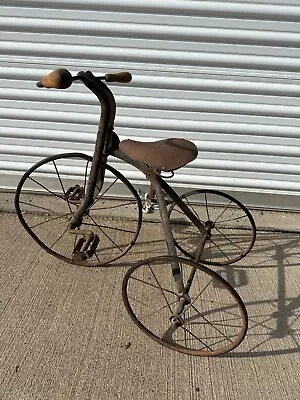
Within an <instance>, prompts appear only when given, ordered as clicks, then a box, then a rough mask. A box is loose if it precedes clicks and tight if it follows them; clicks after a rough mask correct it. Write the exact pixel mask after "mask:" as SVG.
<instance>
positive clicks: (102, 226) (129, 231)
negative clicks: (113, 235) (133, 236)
mask: <svg viewBox="0 0 300 400" xmlns="http://www.w3.org/2000/svg"><path fill="white" fill-rule="evenodd" d="M93 221H94V220H93ZM95 224H96V225H95ZM82 225H86V226H97V228H105V229H112V230H114V231H118V232H126V233H135V231H131V230H129V229H123V228H116V227H114V226H108V225H103V224H101V225H99V224H97V223H96V222H95V221H94V224H89V223H88V222H83V223H82Z"/></svg>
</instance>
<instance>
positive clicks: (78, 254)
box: [72, 233, 99, 262]
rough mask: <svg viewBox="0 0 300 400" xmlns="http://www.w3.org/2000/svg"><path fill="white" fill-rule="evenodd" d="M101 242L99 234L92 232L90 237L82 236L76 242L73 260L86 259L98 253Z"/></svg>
mask: <svg viewBox="0 0 300 400" xmlns="http://www.w3.org/2000/svg"><path fill="white" fill-rule="evenodd" d="M98 244H99V236H98V235H95V234H94V233H91V235H89V237H88V238H85V237H82V238H80V239H79V240H78V242H77V243H76V245H75V247H74V250H73V257H72V259H73V261H75V262H76V261H86V260H88V259H89V258H92V257H93V255H94V254H95V253H96V250H97V246H98Z"/></svg>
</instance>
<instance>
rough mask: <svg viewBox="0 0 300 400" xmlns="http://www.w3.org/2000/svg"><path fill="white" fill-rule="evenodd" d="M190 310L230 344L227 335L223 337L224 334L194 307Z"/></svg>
mask: <svg viewBox="0 0 300 400" xmlns="http://www.w3.org/2000/svg"><path fill="white" fill-rule="evenodd" d="M192 308H193V309H194V310H195V311H196V313H197V314H198V315H199V316H200V317H201V318H203V319H204V321H205V322H206V323H207V324H209V326H211V327H212V328H213V329H215V330H216V331H217V332H218V333H219V334H220V335H222V336H223V337H224V338H225V339H227V340H228V341H230V342H231V343H232V340H231V339H230V338H229V337H228V336H227V335H225V333H224V332H223V331H221V330H220V329H219V328H217V327H216V326H215V325H214V324H213V323H212V322H211V321H210V320H209V319H208V318H206V317H205V316H204V315H203V314H202V313H200V312H199V311H198V310H197V308H196V307H195V306H194V305H192Z"/></svg>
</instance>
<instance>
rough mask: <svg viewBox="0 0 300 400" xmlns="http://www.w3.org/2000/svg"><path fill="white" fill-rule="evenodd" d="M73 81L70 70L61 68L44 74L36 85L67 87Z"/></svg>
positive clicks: (55, 87)
mask: <svg viewBox="0 0 300 400" xmlns="http://www.w3.org/2000/svg"><path fill="white" fill-rule="evenodd" d="M72 82H73V79H72V75H71V74H70V72H69V71H68V70H67V69H63V68H59V69H56V70H54V71H52V72H50V74H48V75H46V76H44V77H43V78H42V79H41V80H40V81H39V82H37V84H36V85H37V87H45V88H54V89H67V88H68V87H70V86H71V85H72Z"/></svg>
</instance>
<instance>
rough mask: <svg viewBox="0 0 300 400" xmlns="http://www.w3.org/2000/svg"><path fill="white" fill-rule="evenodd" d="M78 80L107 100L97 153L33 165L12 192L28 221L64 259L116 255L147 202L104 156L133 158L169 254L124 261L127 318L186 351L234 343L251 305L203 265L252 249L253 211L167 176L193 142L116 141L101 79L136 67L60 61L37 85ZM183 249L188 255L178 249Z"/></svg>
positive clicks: (190, 154)
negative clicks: (177, 185) (87, 67)
mask: <svg viewBox="0 0 300 400" xmlns="http://www.w3.org/2000/svg"><path fill="white" fill-rule="evenodd" d="M74 81H81V82H83V84H84V85H85V86H86V87H87V88H88V89H90V90H91V91H92V92H93V93H94V94H95V95H96V96H97V98H98V100H99V102H100V105H101V116H100V122H99V128H98V134H97V139H96V144H95V150H94V154H93V157H91V156H89V155H86V154H83V153H65V154H59V155H54V156H50V157H47V158H45V159H43V160H41V161H40V162H38V163H36V164H35V165H33V166H32V167H31V168H30V169H29V170H28V171H27V172H26V173H25V175H24V176H23V177H22V178H21V180H20V183H19V185H18V187H17V191H16V195H15V207H16V212H17V215H18V217H19V219H20V221H21V223H22V225H23V226H24V228H25V229H26V231H27V232H28V233H29V234H30V235H31V236H32V238H33V239H34V240H35V241H36V242H37V243H38V244H39V245H40V246H41V247H42V248H43V249H44V250H46V251H47V252H48V253H50V254H52V255H53V256H55V257H58V258H59V259H62V260H64V261H66V262H69V263H72V264H77V265H82V266H88V267H98V266H106V265H108V264H110V263H112V262H114V261H116V260H118V259H119V258H121V257H122V256H123V255H124V254H126V253H127V252H128V251H129V250H130V248H131V247H132V246H133V245H134V243H135V242H136V239H137V237H138V234H139V231H140V228H141V223H142V215H143V203H142V200H141V198H140V196H139V194H138V193H137V191H136V189H135V188H134V187H133V185H132V184H131V183H130V182H129V181H128V180H127V179H126V178H125V177H124V176H123V175H122V174H121V173H120V172H119V171H118V170H116V169H115V168H114V167H112V166H111V165H110V164H109V163H108V157H114V158H115V159H118V160H122V162H127V163H129V164H130V165H131V166H133V167H135V168H137V169H138V170H139V171H141V172H142V173H143V174H144V175H145V176H146V177H147V179H148V180H149V182H150V190H149V193H148V196H147V199H146V200H145V201H144V208H146V209H147V210H149V209H151V206H152V204H153V201H154V199H155V201H157V204H158V208H159V211H160V216H161V222H162V227H163V231H164V234H165V239H166V244H167V249H168V253H169V255H166V256H159V257H154V258H149V259H143V260H141V261H139V262H138V263H136V264H134V265H133V266H132V267H130V268H129V269H128V270H127V272H126V274H125V277H124V280H123V286H122V295H123V300H124V304H125V307H126V309H127V311H128V312H129V315H130V317H131V318H132V320H133V321H134V322H135V323H136V324H137V325H138V327H139V328H141V329H142V330H143V331H144V332H145V333H146V334H147V335H149V336H150V337H151V338H152V339H154V340H156V341H157V342H159V343H160V344H162V345H164V346H166V347H168V348H170V349H173V350H176V351H179V352H182V353H185V354H190V355H198V356H214V355H220V354H223V353H226V352H228V351H230V350H232V349H234V348H235V347H236V346H237V345H238V344H239V343H240V342H241V341H242V340H243V338H244V336H245V334H246V331H247V324H248V318H247V312H246V309H245V306H244V304H243V302H242V300H241V298H240V296H239V295H238V294H237V292H236V291H235V289H233V287H232V286H231V285H230V284H229V283H228V282H227V281H226V280H224V279H223V278H222V277H221V276H220V275H218V274H217V273H216V272H215V271H213V270H211V269H210V268H208V267H207V266H205V265H203V264H206V265H228V264H231V263H233V262H236V261H238V260H240V259H242V258H243V257H245V256H246V255H247V254H248V252H249V251H250V250H251V248H252V247H253V244H254V241H255V235H256V227H255V223H254V220H253V218H252V216H251V214H250V212H249V211H248V209H247V208H246V207H245V206H244V205H243V204H242V203H240V202H239V201H238V200H236V199H235V198H233V197H232V196H230V195H228V194H225V193H223V192H220V191H217V190H207V189H197V190H194V191H192V192H189V193H186V194H183V195H181V196H179V195H178V194H177V193H176V192H175V191H174V190H173V189H172V188H171V187H170V185H168V184H167V183H166V181H165V179H163V177H162V173H166V172H170V173H171V174H173V171H175V170H177V169H179V168H181V167H183V166H184V165H186V164H187V163H189V162H191V161H193V160H194V159H195V158H196V157H197V154H198V149H197V147H196V146H195V145H194V144H193V143H192V142H190V141H188V140H186V139H181V138H169V139H163V140H158V141H156V142H138V141H135V140H123V141H120V140H119V138H118V136H117V134H116V133H115V131H114V120H115V113H116V103H115V99H114V96H113V94H112V92H111V90H110V89H109V88H108V86H107V85H106V84H105V83H104V82H119V83H128V82H130V81H131V74H130V73H128V72H121V73H111V74H106V75H104V76H101V77H96V76H95V75H94V74H93V73H92V72H90V71H87V72H79V73H78V74H77V75H76V76H72V75H71V74H70V72H69V71H68V70H66V69H58V70H55V71H53V72H51V73H50V74H49V75H47V76H45V77H44V78H43V79H42V80H41V81H40V82H38V83H37V86H38V87H46V88H57V89H66V88H68V87H70V86H71V84H72V83H73V82H74ZM166 198H167V199H168V200H166ZM167 203H168V204H167ZM126 218H127V219H128V223H127V224H126V223H125V225H124V219H125V220H126ZM121 221H122V223H121ZM178 250H179V251H181V252H182V253H183V255H184V256H185V257H183V256H181V257H178V255H177V251H178Z"/></svg>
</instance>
